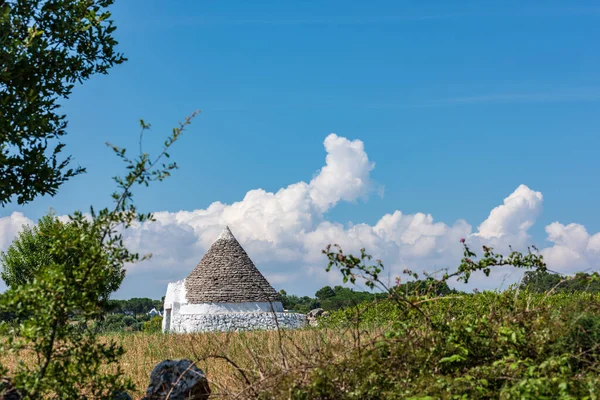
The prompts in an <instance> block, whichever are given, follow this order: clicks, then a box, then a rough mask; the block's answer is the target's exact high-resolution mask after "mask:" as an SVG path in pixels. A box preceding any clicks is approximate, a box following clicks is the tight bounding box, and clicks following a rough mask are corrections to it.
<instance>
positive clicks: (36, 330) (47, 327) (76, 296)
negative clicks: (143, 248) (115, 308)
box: [0, 114, 195, 400]
mask: <svg viewBox="0 0 600 400" xmlns="http://www.w3.org/2000/svg"><path fill="white" fill-rule="evenodd" d="M194 115H195V114H193V115H192V116H190V117H188V118H187V119H186V120H185V122H184V123H182V124H180V126H179V127H178V128H175V129H174V130H173V134H172V135H171V136H170V137H169V138H168V139H167V140H166V142H165V144H164V148H163V150H162V152H161V153H160V154H159V155H158V156H157V157H156V158H154V159H151V158H150V156H149V155H148V154H147V153H145V152H142V151H141V147H142V146H141V142H142V136H143V133H144V131H145V130H146V129H148V128H149V126H148V125H147V124H145V123H144V122H143V121H142V122H141V123H142V135H141V137H140V154H139V156H137V157H135V158H133V159H130V158H129V157H128V156H127V155H126V151H125V149H122V148H119V147H116V146H113V145H109V146H110V147H111V148H112V150H113V151H114V152H115V154H116V155H117V156H118V157H120V158H121V159H122V160H123V161H124V162H125V164H126V170H127V171H128V173H127V175H126V176H124V177H115V178H114V179H115V182H116V184H117V190H116V191H115V192H114V193H113V194H112V198H113V200H114V206H113V207H111V208H104V209H102V210H100V211H97V210H95V209H93V208H91V209H90V215H89V217H86V216H84V215H83V213H81V212H75V213H74V214H72V215H71V216H70V217H69V226H70V227H72V229H71V228H69V229H64V225H60V224H52V229H50V230H49V232H48V237H49V243H50V245H49V248H48V252H49V255H50V260H51V262H50V264H49V265H47V266H45V267H44V268H42V269H40V270H39V271H38V272H37V273H36V274H35V278H34V279H33V280H32V281H31V282H27V283H25V284H23V285H17V286H13V287H10V288H9V290H8V291H7V292H6V294H5V295H4V296H2V297H1V298H0V313H1V312H7V311H10V312H13V313H14V314H15V316H16V318H18V319H19V321H20V323H19V324H11V323H4V324H0V335H2V336H3V341H2V343H1V344H0V351H1V352H2V353H6V352H11V353H16V355H17V356H18V357H19V356H20V355H21V354H23V353H28V354H33V355H34V356H35V357H36V359H37V360H38V362H36V363H19V364H18V365H17V366H16V367H15V368H14V369H12V371H11V380H12V383H13V385H14V386H15V387H16V388H17V389H18V390H19V391H20V392H21V394H22V396H23V398H24V399H29V400H33V399H41V398H59V399H84V398H88V399H90V398H94V399H107V400H108V399H113V398H114V397H115V395H116V393H118V392H121V391H123V390H127V389H130V388H131V383H130V382H129V381H128V380H127V379H126V378H125V377H124V376H123V374H122V371H121V369H120V367H119V366H118V360H119V357H120V356H121V355H122V353H123V349H122V347H121V346H120V345H118V344H116V343H114V342H110V341H108V342H107V341H101V340H99V338H98V336H97V335H98V332H97V330H96V329H93V325H94V324H93V322H95V321H97V320H98V318H99V316H101V315H102V314H103V313H104V309H103V308H102V307H101V306H100V304H99V302H98V298H99V297H101V296H102V295H103V294H104V293H106V292H107V290H109V288H107V285H109V286H110V282H111V278H112V276H113V274H114V271H123V270H124V266H125V265H126V264H129V263H134V262H137V261H140V260H143V259H145V258H147V257H146V256H144V257H140V255H139V254H137V253H133V252H130V251H129V250H128V249H127V248H126V247H125V245H124V242H123V236H122V234H123V230H124V229H127V228H129V227H131V225H132V224H134V223H143V222H146V221H151V220H153V217H152V214H143V213H139V212H138V210H137V209H136V207H135V205H134V203H133V192H132V190H133V188H134V187H135V186H136V185H144V186H146V185H148V184H150V183H151V182H153V181H162V180H163V179H164V178H166V177H167V176H169V175H170V173H171V171H172V170H173V169H175V168H176V167H177V166H176V164H175V163H167V164H165V163H162V160H163V159H166V158H168V157H169V154H168V150H169V148H170V147H171V146H172V144H173V143H174V142H175V141H176V140H177V139H178V138H179V137H180V135H181V133H182V132H183V129H184V127H185V126H186V125H188V124H189V123H190V122H191V118H193V116H194ZM99 239H100V240H99ZM72 251H75V252H80V254H79V256H78V257H77V258H76V261H77V262H76V263H73V261H74V260H75V259H74V258H71V257H69V254H70V253H71V252H72ZM73 316H76V317H77V318H76V319H73ZM0 374H2V375H6V374H8V371H7V370H6V369H3V370H1V371H0Z"/></svg>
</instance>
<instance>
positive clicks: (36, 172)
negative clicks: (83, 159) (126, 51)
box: [0, 0, 125, 206]
mask: <svg viewBox="0 0 600 400" xmlns="http://www.w3.org/2000/svg"><path fill="white" fill-rule="evenodd" d="M112 3H113V0H1V1H0V116H1V118H0V206H2V205H5V204H6V203H7V202H9V201H10V199H11V198H12V197H13V196H16V200H17V202H18V203H19V204H23V203H26V202H29V201H31V200H33V199H34V198H35V197H36V196H37V195H44V194H50V195H54V194H56V192H57V190H58V188H59V187H60V185H61V184H62V183H64V182H65V181H66V180H68V179H69V178H71V177H73V176H75V175H77V174H80V173H82V172H83V171H84V169H83V168H74V169H73V168H69V164H70V162H71V157H70V156H67V157H66V158H63V159H61V158H60V153H61V151H62V149H63V147H64V144H63V143H61V142H60V141H59V140H60V138H61V137H63V136H64V135H65V134H66V129H67V121H66V119H65V115H64V114H61V113H60V104H59V101H60V100H61V99H65V98H68V97H69V95H70V94H71V91H72V89H73V87H74V84H75V83H82V82H84V81H86V80H87V79H89V78H90V77H91V76H93V75H95V74H106V73H107V72H108V70H109V69H110V68H111V67H113V66H114V65H116V64H120V63H122V62H123V61H125V58H124V57H123V55H121V54H119V53H117V52H115V46H116V45H117V41H116V40H115V38H114V37H113V34H114V31H115V29H116V28H115V26H114V25H113V22H112V21H111V20H110V19H109V18H110V12H108V10H107V7H109V6H110V5H111V4H112Z"/></svg>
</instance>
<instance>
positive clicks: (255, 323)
mask: <svg viewBox="0 0 600 400" xmlns="http://www.w3.org/2000/svg"><path fill="white" fill-rule="evenodd" d="M164 310H165V312H164V315H163V322H162V330H163V332H210V331H240V330H256V329H260V330H268V329H276V327H277V324H279V327H280V328H285V329H295V328H300V327H303V326H305V325H306V316H305V315H303V314H295V313H284V312H283V305H282V304H281V302H273V303H269V302H245V303H203V304H188V302H187V298H186V290H185V284H184V280H180V281H177V282H173V283H169V286H168V287H167V294H166V295H165V303H164ZM276 321H277V322H276Z"/></svg>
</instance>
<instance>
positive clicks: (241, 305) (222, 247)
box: [162, 227, 306, 332]
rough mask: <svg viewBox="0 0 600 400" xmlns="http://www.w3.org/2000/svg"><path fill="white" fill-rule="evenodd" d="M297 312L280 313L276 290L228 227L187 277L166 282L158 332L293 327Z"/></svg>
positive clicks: (298, 321) (301, 318)
mask: <svg viewBox="0 0 600 400" xmlns="http://www.w3.org/2000/svg"><path fill="white" fill-rule="evenodd" d="M304 325H306V316H305V315H303V314H295V313H286V312H284V311H283V305H282V304H281V301H280V298H279V294H278V293H277V292H276V291H275V289H273V287H272V286H271V285H270V284H269V282H267V280H266V279H265V277H264V276H263V275H262V274H261V273H260V271H259V270H258V269H257V268H256V267H255V266H254V263H253V262H252V260H250V257H248V254H246V252H245V251H244V249H243V248H242V246H241V245H240V244H239V242H238V241H237V240H236V238H235V237H234V236H233V234H232V233H231V231H230V230H229V227H225V229H224V230H223V232H222V233H221V235H220V236H219V237H218V238H217V240H216V241H215V242H214V243H213V244H212V245H211V247H210V248H209V249H208V251H207V252H206V254H205V255H204V257H202V260H201V261H200V263H199V264H198V265H197V266H196V268H194V270H193V271H192V272H191V273H190V275H189V276H188V277H187V278H185V279H182V280H180V281H177V282H172V283H169V285H168V287H167V294H166V296H165V302H164V315H163V325H162V329H163V332H205V331H239V330H251V329H275V328H276V327H277V326H279V327H280V328H299V327H302V326H304Z"/></svg>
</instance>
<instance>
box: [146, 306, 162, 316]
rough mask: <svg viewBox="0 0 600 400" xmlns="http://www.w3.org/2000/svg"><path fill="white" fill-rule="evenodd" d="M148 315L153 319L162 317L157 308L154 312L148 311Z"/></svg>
mask: <svg viewBox="0 0 600 400" xmlns="http://www.w3.org/2000/svg"><path fill="white" fill-rule="evenodd" d="M148 315H149V316H151V317H156V316H157V315H158V316H161V315H162V314H161V313H160V311H158V310H157V309H156V307H155V308H153V309H152V310H150V311H148Z"/></svg>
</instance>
